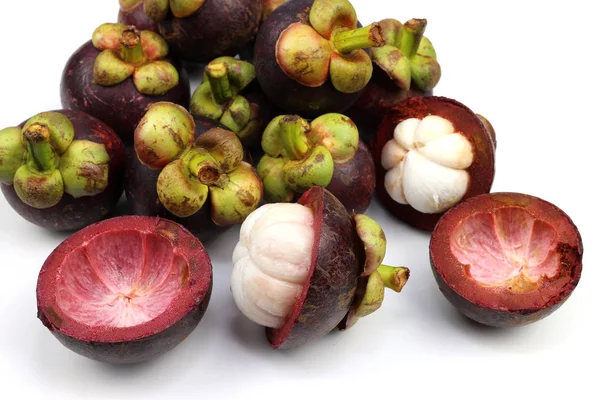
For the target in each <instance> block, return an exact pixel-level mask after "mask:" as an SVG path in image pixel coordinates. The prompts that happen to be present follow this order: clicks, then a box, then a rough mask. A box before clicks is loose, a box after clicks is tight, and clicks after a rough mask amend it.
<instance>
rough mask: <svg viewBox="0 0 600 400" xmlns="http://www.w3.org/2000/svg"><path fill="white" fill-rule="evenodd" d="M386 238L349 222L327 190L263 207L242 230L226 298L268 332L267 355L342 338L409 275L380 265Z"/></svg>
mask: <svg viewBox="0 0 600 400" xmlns="http://www.w3.org/2000/svg"><path fill="white" fill-rule="evenodd" d="M385 253H386V237H385V233H384V232H383V230H382V229H381V227H380V226H379V225H378V224H377V222H375V221H374V220H372V219H371V218H369V217H367V216H365V215H361V214H353V215H351V214H349V213H348V212H347V211H346V209H345V208H344V206H343V205H342V203H340V202H339V200H338V199H337V198H336V197H335V196H334V195H333V194H331V193H330V192H329V191H327V190H326V189H323V188H322V187H318V186H316V187H313V188H312V189H310V190H308V191H307V192H306V193H305V194H304V195H303V196H302V197H301V198H300V200H299V201H298V203H275V204H267V205H264V206H262V207H260V208H259V209H257V210H256V211H254V212H253V213H252V214H250V216H248V218H247V219H246V221H245V222H244V223H243V224H242V228H241V230H240V240H239V242H238V244H237V246H236V247H235V250H234V254H233V264H234V268H233V272H232V275H231V291H232V294H233V298H234V301H235V304H236V305H237V307H238V308H239V310H240V311H241V312H242V313H243V314H244V315H245V316H246V317H248V318H249V319H251V320H252V321H254V322H256V323H257V324H259V325H263V326H265V327H266V328H267V337H268V340H269V341H270V342H271V345H272V347H273V348H274V349H290V348H294V347H299V346H302V345H303V344H306V343H308V342H310V341H313V340H315V339H318V338H320V337H322V336H324V335H326V334H327V333H329V332H331V331H332V330H335V329H340V330H346V329H348V328H350V327H351V326H353V325H354V324H355V323H356V322H357V321H358V319H360V318H362V317H365V316H367V315H369V314H371V313H373V312H375V311H376V310H378V309H379V308H380V306H381V304H382V301H383V298H384V288H385V287H388V288H390V289H393V290H394V291H396V292H400V291H401V290H402V288H403V287H404V285H405V284H406V282H407V280H408V278H409V273H410V271H409V269H407V268H405V267H390V266H386V265H382V264H381V263H382V261H383V259H384V257H385Z"/></svg>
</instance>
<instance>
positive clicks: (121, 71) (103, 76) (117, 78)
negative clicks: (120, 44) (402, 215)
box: [92, 50, 135, 86]
mask: <svg viewBox="0 0 600 400" xmlns="http://www.w3.org/2000/svg"><path fill="white" fill-rule="evenodd" d="M134 71H135V67H134V66H133V65H132V64H130V63H128V62H125V61H123V60H121V59H120V58H119V57H117V55H116V54H115V53H114V52H113V51H112V50H104V51H103V52H102V53H100V54H98V57H96V61H95V62H94V69H93V72H92V74H93V81H94V83H95V84H96V85H100V86H115V85H118V84H119V83H121V82H123V81H125V80H126V79H127V78H129V77H130V76H131V75H133V72H134Z"/></svg>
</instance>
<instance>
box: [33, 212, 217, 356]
mask: <svg viewBox="0 0 600 400" xmlns="http://www.w3.org/2000/svg"><path fill="white" fill-rule="evenodd" d="M212 283H213V276H212V264H211V261H210V258H209V256H208V253H207V252H206V250H205V249H204V247H203V246H202V243H201V242H200V241H199V240H198V239H196V238H195V237H194V236H193V235H192V234H191V233H190V232H188V231H187V230H186V229H184V228H183V227H182V226H180V225H178V224H176V223H174V222H172V221H169V220H165V219H161V218H151V217H138V216H125V217H117V218H113V219H109V220H105V221H102V222H99V223H97V224H94V225H91V226H88V227H87V228H85V229H83V230H81V231H79V232H77V233H75V234H74V235H73V236H71V237H70V238H68V239H66V240H65V241H63V242H62V243H61V244H60V245H59V246H58V247H57V248H56V249H55V250H54V251H53V252H52V254H50V256H49V257H48V258H47V259H46V262H45V263H44V265H43V267H42V269H41V271H40V273H39V277H38V282H37V307H38V318H39V319H40V320H41V321H42V323H43V324H44V326H46V328H48V330H49V331H50V332H51V333H52V334H53V335H54V336H55V337H56V338H57V339H58V340H59V341H60V343H62V344H63V345H64V346H65V347H67V348H68V349H70V350H72V351H74V352H75V353H77V354H79V355H82V356H85V357H88V358H91V359H94V360H97V361H103V362H108V363H114V364H131V363H137V362H142V361H148V360H150V359H153V358H155V357H158V356H159V355H161V354H164V353H166V352H168V351H170V350H172V349H173V348H175V347H176V346H177V345H178V344H180V343H181V342H182V341H183V340H184V339H185V338H187V337H188V336H189V335H190V334H191V333H192V331H193V330H194V329H195V328H196V326H197V325H198V323H199V322H200V320H201V319H202V317H203V315H204V312H205V311H206V308H207V306H208V303H209V301H210V297H211V292H212Z"/></svg>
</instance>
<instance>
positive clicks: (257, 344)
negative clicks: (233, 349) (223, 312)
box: [230, 314, 272, 354]
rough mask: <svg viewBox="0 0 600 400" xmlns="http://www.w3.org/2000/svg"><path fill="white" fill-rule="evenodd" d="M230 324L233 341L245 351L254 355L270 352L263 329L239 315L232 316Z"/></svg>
mask: <svg viewBox="0 0 600 400" xmlns="http://www.w3.org/2000/svg"><path fill="white" fill-rule="evenodd" d="M230 324H231V331H232V332H233V335H234V337H235V339H236V340H237V342H238V343H240V344H241V345H242V346H243V347H244V348H245V349H246V350H248V351H250V352H252V353H255V354H259V353H264V352H265V351H269V350H271V351H272V349H271V345H270V344H269V341H268V339H267V335H266V332H265V328H264V327H262V326H259V325H257V324H255V323H254V322H252V321H250V320H249V319H248V318H246V317H244V316H243V315H241V314H238V315H236V316H234V317H233V318H232V319H231V322H230Z"/></svg>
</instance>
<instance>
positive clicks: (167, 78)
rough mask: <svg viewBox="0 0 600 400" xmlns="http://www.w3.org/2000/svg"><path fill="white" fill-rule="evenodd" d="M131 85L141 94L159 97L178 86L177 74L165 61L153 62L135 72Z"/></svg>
mask: <svg viewBox="0 0 600 400" xmlns="http://www.w3.org/2000/svg"><path fill="white" fill-rule="evenodd" d="M133 83H134V84H135V87H136V88H137V90H138V91H139V92H140V93H141V94H144V95H147V96H160V95H163V94H165V93H167V92H168V91H169V90H171V89H173V88H174V87H176V86H177V85H178V84H179V72H177V69H176V68H175V67H174V66H173V65H172V64H171V63H169V62H167V61H154V62H152V63H150V64H146V65H143V66H141V67H139V68H137V69H136V70H135V72H134V74H133Z"/></svg>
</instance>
